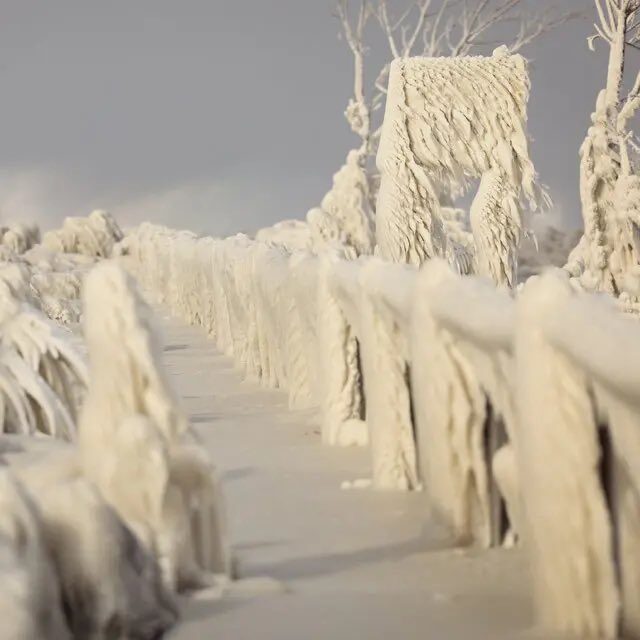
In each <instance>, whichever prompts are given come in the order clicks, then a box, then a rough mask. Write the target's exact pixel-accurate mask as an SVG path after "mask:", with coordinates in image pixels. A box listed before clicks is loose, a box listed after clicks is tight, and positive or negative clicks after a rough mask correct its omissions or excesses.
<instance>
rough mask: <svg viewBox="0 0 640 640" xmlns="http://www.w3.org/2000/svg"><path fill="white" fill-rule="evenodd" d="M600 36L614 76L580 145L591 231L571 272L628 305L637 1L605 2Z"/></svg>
mask: <svg viewBox="0 0 640 640" xmlns="http://www.w3.org/2000/svg"><path fill="white" fill-rule="evenodd" d="M596 6H597V7H598V18H599V20H598V23H597V24H596V25H595V27H596V35H595V36H593V37H592V38H590V45H591V46H592V47H593V43H594V41H595V40H602V41H604V42H605V43H606V45H608V46H609V64H608V68H607V82H606V87H605V89H603V90H602V91H601V92H600V94H599V96H598V99H597V102H596V108H595V112H594V113H593V115H592V117H591V126H590V127H589V130H588V132H587V136H586V138H585V140H584V143H583V145H582V147H581V149H580V198H581V202H582V217H583V220H584V235H583V237H582V240H581V241H580V243H579V244H578V246H577V247H576V248H575V250H574V251H573V252H572V254H571V256H570V257H569V261H568V263H567V265H566V269H567V271H569V273H570V274H571V275H572V276H573V277H574V278H575V279H576V281H577V282H578V283H579V285H580V286H581V287H582V288H584V289H586V290H588V291H605V292H607V293H609V294H612V295H614V296H615V297H617V298H619V301H620V303H621V305H622V306H623V307H624V308H625V309H627V310H633V311H635V312H637V311H638V308H639V304H638V302H639V300H640V273H639V269H638V259H639V257H640V254H639V250H640V246H639V243H638V239H639V237H640V235H639V230H640V217H639V215H638V214H639V210H640V205H639V202H640V177H639V176H638V171H637V169H638V168H637V153H638V145H637V142H636V139H635V137H634V134H633V132H632V130H631V124H632V123H633V119H634V116H635V115H636V112H637V110H638V107H640V100H639V99H638V93H639V91H640V76H638V77H637V78H636V80H635V82H634V83H633V85H632V88H631V90H630V91H629V92H628V93H625V90H624V85H625V78H624V71H625V52H626V48H627V46H630V47H637V43H638V35H639V34H638V32H637V25H636V24H635V23H636V22H637V18H638V15H639V11H640V7H639V6H638V3H637V2H635V0H606V1H605V3H604V6H605V7H606V11H605V10H603V9H602V5H601V4H600V3H599V2H597V3H596Z"/></svg>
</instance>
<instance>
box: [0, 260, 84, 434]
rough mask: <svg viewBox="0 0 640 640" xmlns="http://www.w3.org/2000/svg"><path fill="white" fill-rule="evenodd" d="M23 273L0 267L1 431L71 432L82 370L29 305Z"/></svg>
mask: <svg viewBox="0 0 640 640" xmlns="http://www.w3.org/2000/svg"><path fill="white" fill-rule="evenodd" d="M31 299H32V298H31V290H30V288H29V282H28V279H27V276H26V272H25V270H24V269H21V268H20V266H19V265H17V264H9V265H5V266H4V267H0V353H1V357H0V368H1V369H2V371H3V376H2V383H1V386H2V391H1V393H0V408H1V415H0V418H1V419H2V430H3V431H5V432H13V433H34V432H35V431H41V432H43V433H47V434H50V435H54V436H57V437H62V438H71V437H72V436H73V434H74V433H75V424H76V417H77V412H78V407H79V404H80V401H81V397H82V392H83V389H84V388H85V386H86V382H87V376H86V367H85V364H84V361H83V359H82V357H81V356H80V355H79V354H78V353H77V351H76V349H75V347H74V346H73V345H72V344H71V341H70V337H69V335H68V334H65V333H64V332H63V331H62V330H61V329H60V328H58V327H57V326H56V325H55V324H54V323H52V322H51V321H50V320H49V319H47V318H46V317H45V316H44V315H43V314H42V313H41V312H40V311H39V310H38V309H37V308H36V307H34V306H33V305H32V304H30V300H31Z"/></svg>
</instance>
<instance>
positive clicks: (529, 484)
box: [516, 274, 618, 638]
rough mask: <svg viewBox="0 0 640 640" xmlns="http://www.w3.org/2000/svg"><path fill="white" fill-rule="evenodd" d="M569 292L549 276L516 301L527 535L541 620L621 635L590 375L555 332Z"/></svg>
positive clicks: (584, 632)
mask: <svg viewBox="0 0 640 640" xmlns="http://www.w3.org/2000/svg"><path fill="white" fill-rule="evenodd" d="M571 295H572V293H571V289H570V287H569V285H568V283H567V282H566V281H565V282H563V281H562V280H561V279H559V278H558V277H557V276H555V275H553V274H549V275H547V276H544V277H543V278H540V279H536V280H531V281H530V282H529V283H528V284H527V286H526V287H525V289H524V293H523V295H522V297H521V299H520V301H519V304H518V309H517V335H516V362H517V373H516V382H517V406H518V432H519V433H518V440H519V446H518V465H519V468H520V473H521V484H522V495H523V499H524V508H525V528H524V532H523V534H524V538H525V539H524V543H525V548H526V549H527V552H528V554H529V557H530V567H531V571H532V575H533V584H534V593H535V596H536V603H537V606H538V610H539V615H540V618H541V620H542V623H543V624H544V625H545V626H548V627H550V628H551V629H554V630H556V631H561V632H565V633H573V634H575V635H576V637H585V636H588V637H591V636H593V637H605V638H614V637H616V630H617V629H616V627H617V617H618V595H617V589H616V575H615V570H614V563H613V561H612V552H611V550H612V525H611V522H610V519H609V514H608V511H607V504H606V499H605V495H604V492H603V488H602V485H601V482H600V468H599V466H600V460H601V451H600V445H599V439H598V423H597V417H596V414H595V410H594V403H593V396H592V394H591V391H590V387H589V382H588V379H587V375H586V373H585V372H584V370H582V369H581V368H580V367H579V366H578V365H577V364H576V363H575V362H574V361H572V360H571V359H570V358H569V357H568V356H567V355H566V354H565V353H564V352H563V351H562V350H561V349H559V348H558V346H557V344H555V341H554V340H552V339H551V336H550V331H549V325H550V322H552V321H553V320H554V318H555V317H556V314H557V313H558V310H559V308H561V306H562V304H563V303H564V302H566V300H567V299H568V298H569V297H570V296H571Z"/></svg>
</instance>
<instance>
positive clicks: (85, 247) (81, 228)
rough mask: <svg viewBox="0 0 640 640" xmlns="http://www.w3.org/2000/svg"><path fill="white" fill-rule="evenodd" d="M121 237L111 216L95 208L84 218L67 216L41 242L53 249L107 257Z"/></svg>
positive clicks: (117, 226) (118, 228)
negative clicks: (61, 223)
mask: <svg viewBox="0 0 640 640" xmlns="http://www.w3.org/2000/svg"><path fill="white" fill-rule="evenodd" d="M123 237H124V236H123V233H122V230H121V229H120V227H119V225H118V223H117V222H116V221H115V219H114V218H113V216H112V215H111V214H110V213H108V212H107V211H102V210H96V211H93V212H92V213H91V214H89V215H88V216H87V217H86V218H66V219H65V221H64V223H63V225H62V227H61V228H60V229H55V230H53V231H48V232H47V233H45V234H44V236H43V238H42V243H43V244H44V246H45V247H47V248H48V249H51V250H52V251H59V252H61V253H79V254H82V255H87V256H95V257H98V258H108V257H109V256H110V255H111V252H112V250H113V247H114V246H115V244H116V243H118V242H120V241H121V240H122V239H123Z"/></svg>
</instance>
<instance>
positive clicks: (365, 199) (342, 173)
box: [311, 150, 374, 255]
mask: <svg viewBox="0 0 640 640" xmlns="http://www.w3.org/2000/svg"><path fill="white" fill-rule="evenodd" d="M362 162H363V157H362V153H361V151H359V150H352V151H350V152H349V154H348V155H347V160H346V162H345V164H344V166H343V167H342V168H341V169H340V170H339V171H338V172H337V173H336V174H335V175H334V176H333V186H332V188H331V190H330V191H329V192H328V193H327V195H325V197H324V198H323V199H322V203H321V205H320V206H321V209H322V210H323V211H324V212H325V213H326V214H327V215H328V216H329V218H330V219H331V220H333V221H334V223H335V225H336V226H337V228H338V230H339V234H340V242H341V244H344V245H346V246H347V247H350V248H351V249H353V251H354V252H355V253H356V255H366V254H370V253H373V244H374V239H373V229H372V224H373V220H372V217H373V216H372V213H371V210H370V205H369V201H370V196H369V182H368V179H367V174H366V172H365V171H364V169H363V167H362ZM311 228H312V235H313V225H311Z"/></svg>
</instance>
